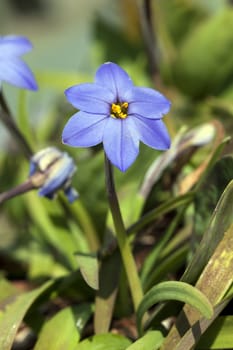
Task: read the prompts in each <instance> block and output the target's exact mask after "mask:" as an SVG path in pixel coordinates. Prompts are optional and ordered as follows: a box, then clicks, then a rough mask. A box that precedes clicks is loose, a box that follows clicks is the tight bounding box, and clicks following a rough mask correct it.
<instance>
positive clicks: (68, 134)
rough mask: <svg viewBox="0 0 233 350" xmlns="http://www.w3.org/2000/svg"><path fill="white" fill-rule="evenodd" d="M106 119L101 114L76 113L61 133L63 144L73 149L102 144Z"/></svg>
mask: <svg viewBox="0 0 233 350" xmlns="http://www.w3.org/2000/svg"><path fill="white" fill-rule="evenodd" d="M109 118H110V117H106V116H105V115H102V114H100V115H99V114H88V113H85V112H78V113H76V114H74V115H73V116H72V117H71V118H70V119H69V120H68V122H67V124H66V125H65V127H64V130H63V133H62V141H63V143H65V144H67V145H70V146H74V147H90V146H95V145H97V144H98V143H100V142H102V139H103V132H104V127H105V124H106V120H107V119H109Z"/></svg>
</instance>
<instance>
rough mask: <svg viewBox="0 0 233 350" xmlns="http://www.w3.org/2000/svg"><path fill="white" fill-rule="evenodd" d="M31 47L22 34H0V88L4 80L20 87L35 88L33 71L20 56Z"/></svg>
mask: <svg viewBox="0 0 233 350" xmlns="http://www.w3.org/2000/svg"><path fill="white" fill-rule="evenodd" d="M31 49H32V44H31V43H30V41H29V40H28V39H27V38H25V37H22V36H13V35H8V36H3V37H1V36H0V88H1V83H2V82H3V81H6V82H7V83H10V84H12V85H15V86H17V87H20V88H24V89H29V90H37V83H36V80H35V78H34V76H33V73H32V72H31V70H30V69H29V67H28V66H27V65H26V63H25V62H23V61H22V59H21V58H20V56H21V55H23V54H25V53H27V52H28V51H30V50H31Z"/></svg>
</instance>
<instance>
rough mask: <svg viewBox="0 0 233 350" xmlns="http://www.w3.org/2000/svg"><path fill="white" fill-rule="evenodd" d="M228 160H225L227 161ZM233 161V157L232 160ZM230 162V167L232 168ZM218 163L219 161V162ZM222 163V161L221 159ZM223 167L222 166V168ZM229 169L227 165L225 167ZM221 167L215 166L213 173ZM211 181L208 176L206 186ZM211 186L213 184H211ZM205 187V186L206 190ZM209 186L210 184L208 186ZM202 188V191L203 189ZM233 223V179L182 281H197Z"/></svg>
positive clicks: (221, 198)
mask: <svg viewBox="0 0 233 350" xmlns="http://www.w3.org/2000/svg"><path fill="white" fill-rule="evenodd" d="M225 161H226V160H223V162H225ZM230 163H232V159H231V162H230ZM230 163H228V162H227V164H228V165H229V169H231V166H230ZM217 164H218V163H217ZM220 164H222V161H220ZM232 164H233V163H232ZM220 169H221V168H220ZM225 169H226V170H227V171H229V169H227V167H226V168H225ZM217 170H218V173H217V174H219V168H218V167H217V168H214V169H213V173H214V172H215V171H217ZM208 180H209V182H210V179H209V178H207V181H206V186H207V183H208ZM210 186H211V185H210ZM204 188H205V187H203V190H204ZM207 188H208V186H207ZM203 190H202V191H203ZM232 223H233V181H231V182H230V183H229V184H228V186H227V187H226V188H225V190H224V192H223V194H222V196H221V197H220V199H219V202H218V204H217V206H216V208H215V210H214V212H213V215H212V218H211V221H210V223H209V226H208V228H207V230H206V232H205V234H204V236H203V239H202V241H201V243H200V245H199V246H198V249H197V250H196V253H195V255H194V257H193V259H192V260H191V262H190V264H189V266H188V267H187V269H186V271H185V273H184V275H183V276H182V281H184V282H188V283H195V281H196V280H197V278H198V276H199V275H200V273H201V271H202V270H203V268H204V266H205V265H206V264H207V262H208V260H209V259H210V257H211V255H212V254H213V252H214V250H215V248H216V247H217V245H218V244H219V242H220V241H221V239H222V237H223V235H224V233H225V232H226V230H227V229H228V228H229V227H230V226H231V224H232Z"/></svg>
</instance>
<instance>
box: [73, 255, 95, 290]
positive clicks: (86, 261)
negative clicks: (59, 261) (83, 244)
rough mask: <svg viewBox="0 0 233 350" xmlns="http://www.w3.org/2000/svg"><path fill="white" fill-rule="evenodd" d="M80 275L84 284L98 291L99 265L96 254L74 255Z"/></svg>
mask: <svg viewBox="0 0 233 350" xmlns="http://www.w3.org/2000/svg"><path fill="white" fill-rule="evenodd" d="M75 256H76V258H77V261H78V265H79V267H80V271H81V274H82V276H83V278H84V280H85V281H86V283H87V284H88V285H89V286H90V287H91V288H93V289H96V290H98V289H99V263H98V259H97V254H96V253H89V254H88V253H76V254H75Z"/></svg>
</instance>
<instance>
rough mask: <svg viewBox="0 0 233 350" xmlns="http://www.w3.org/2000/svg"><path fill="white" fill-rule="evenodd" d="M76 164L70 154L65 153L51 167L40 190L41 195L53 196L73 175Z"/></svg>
mask: <svg viewBox="0 0 233 350" xmlns="http://www.w3.org/2000/svg"><path fill="white" fill-rule="evenodd" d="M75 170H76V166H75V164H74V162H73V160H72V158H70V157H69V156H68V155H66V154H64V156H63V157H62V158H60V159H59V160H57V161H56V163H54V165H52V166H51V167H50V169H49V175H48V178H47V180H46V181H45V184H44V185H43V186H42V187H41V189H40V191H39V195H40V196H47V197H48V196H51V195H53V193H54V192H55V191H56V190H58V189H59V188H61V187H62V186H63V185H64V184H65V183H66V182H67V181H68V180H69V179H70V177H71V176H72V175H73V173H74V171H75Z"/></svg>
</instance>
